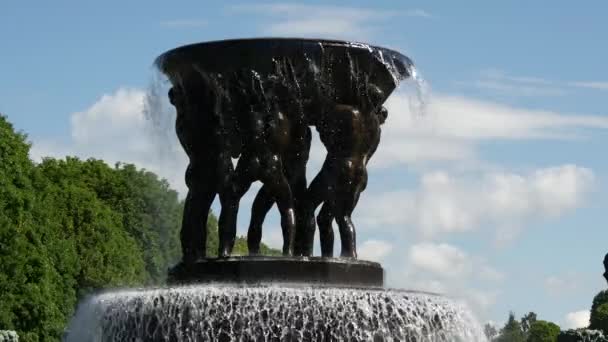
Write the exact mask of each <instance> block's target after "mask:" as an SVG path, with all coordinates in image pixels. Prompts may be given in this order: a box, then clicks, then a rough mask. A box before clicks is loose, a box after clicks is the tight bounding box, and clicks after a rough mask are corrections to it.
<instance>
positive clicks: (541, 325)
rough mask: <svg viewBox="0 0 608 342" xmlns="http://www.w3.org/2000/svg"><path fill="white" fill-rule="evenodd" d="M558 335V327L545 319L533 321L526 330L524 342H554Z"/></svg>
mask: <svg viewBox="0 0 608 342" xmlns="http://www.w3.org/2000/svg"><path fill="white" fill-rule="evenodd" d="M558 335H559V327H558V326H557V325H556V324H554V323H551V322H547V321H536V320H535V321H534V322H533V323H532V324H531V325H530V329H529V330H528V339H527V340H526V342H555V341H557V336H558Z"/></svg>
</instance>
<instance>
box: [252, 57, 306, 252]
mask: <svg viewBox="0 0 608 342" xmlns="http://www.w3.org/2000/svg"><path fill="white" fill-rule="evenodd" d="M271 82H272V84H271V85H270V87H271V88H272V90H270V93H271V94H269V95H271V96H273V97H274V100H275V101H277V103H278V108H279V110H280V112H285V113H286V115H288V116H289V120H287V121H284V124H286V125H287V126H288V127H287V129H288V130H289V132H288V134H287V135H285V138H287V139H283V141H282V142H281V143H282V144H284V145H285V147H284V148H283V152H282V155H281V160H282V168H283V169H282V172H283V174H284V175H285V177H286V179H287V182H288V183H289V187H290V189H291V193H292V196H293V203H294V209H295V217H296V225H299V224H301V222H302V211H301V210H300V207H301V206H302V202H303V200H304V196H305V195H306V187H307V183H306V163H307V162H308V157H309V153H310V143H311V139H312V134H311V130H310V127H308V125H307V123H306V121H305V119H304V115H303V108H302V105H301V103H300V101H301V94H300V89H299V86H298V83H297V82H296V81H295V75H294V73H293V69H292V68H290V67H289V65H287V66H286V68H284V70H279V71H278V72H277V75H275V79H274V80H271ZM274 203H275V199H274V197H273V195H272V193H271V191H270V188H269V187H268V186H267V185H263V186H262V188H261V189H260V190H259V191H258V193H257V195H256V197H255V200H254V201H253V206H252V208H251V221H250V223H249V230H248V233H247V247H248V249H249V254H251V255H256V254H259V252H260V242H261V239H262V225H263V223H264V218H265V217H266V214H267V213H268V211H270V209H271V208H272V205H273V204H274Z"/></svg>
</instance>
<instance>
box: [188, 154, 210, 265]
mask: <svg viewBox="0 0 608 342" xmlns="http://www.w3.org/2000/svg"><path fill="white" fill-rule="evenodd" d="M194 172H195V171H194V168H193V167H192V166H188V170H187V171H186V180H187V181H186V183H187V184H188V186H189V188H190V190H189V191H188V195H187V196H186V201H185V203H184V213H183V218H182V229H181V232H180V239H181V244H182V253H183V261H184V262H186V263H193V262H196V261H197V260H198V259H201V258H204V257H206V255H207V217H208V215H209V210H210V208H211V204H212V203H213V199H214V198H215V189H213V188H207V187H205V186H203V184H200V182H201V181H202V179H198V178H197V179H194V177H197V176H196V175H195V174H194Z"/></svg>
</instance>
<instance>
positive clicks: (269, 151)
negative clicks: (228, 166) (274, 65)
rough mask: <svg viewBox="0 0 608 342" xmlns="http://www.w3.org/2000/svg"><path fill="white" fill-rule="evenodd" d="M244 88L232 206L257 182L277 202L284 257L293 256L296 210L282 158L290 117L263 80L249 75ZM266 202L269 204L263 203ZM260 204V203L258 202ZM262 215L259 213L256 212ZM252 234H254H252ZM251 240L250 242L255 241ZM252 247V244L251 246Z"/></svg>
mask: <svg viewBox="0 0 608 342" xmlns="http://www.w3.org/2000/svg"><path fill="white" fill-rule="evenodd" d="M249 79H250V80H251V83H250V85H249V86H247V94H246V95H247V96H248V97H249V98H248V99H247V102H248V103H249V107H250V108H249V110H248V111H245V112H244V113H240V114H239V115H241V119H240V120H239V121H240V123H239V126H240V127H241V128H242V129H243V132H241V133H242V137H243V138H244V139H243V149H242V153H241V157H240V158H239V161H238V163H237V166H236V169H235V173H234V178H233V179H234V192H233V197H232V198H231V205H232V206H234V207H236V208H238V202H239V201H240V198H241V197H242V196H243V195H244V194H245V192H247V190H248V189H249V188H250V186H251V184H252V183H253V182H254V181H256V180H260V181H261V182H262V184H263V190H264V192H267V194H268V195H270V196H271V197H272V198H273V199H274V200H275V201H276V203H277V207H278V208H279V212H280V214H281V229H282V232H283V255H292V254H293V242H294V237H295V209H294V200H293V195H292V192H291V187H290V184H289V181H288V179H287V177H286V176H285V174H284V170H285V167H284V162H285V161H284V158H283V157H284V156H285V154H286V151H287V150H288V148H289V147H290V146H293V145H292V140H293V139H294V137H293V136H292V133H293V131H292V127H293V126H292V124H293V118H291V117H288V116H287V114H286V113H284V112H283V111H282V110H281V108H280V107H279V106H278V101H277V99H276V97H277V96H278V95H279V94H276V95H273V92H274V91H277V90H278V89H273V87H272V86H271V87H268V88H266V89H265V87H264V84H263V82H262V80H261V79H260V78H259V77H258V76H257V75H256V74H252V75H251V76H250V77H249ZM266 203H268V202H266ZM258 205H259V203H258ZM259 211H260V212H261V210H259ZM254 234H255V233H254ZM257 239H258V238H257V237H252V238H251V240H252V241H257ZM250 244H251V245H252V247H254V252H255V247H256V246H255V244H256V243H255V242H253V243H250Z"/></svg>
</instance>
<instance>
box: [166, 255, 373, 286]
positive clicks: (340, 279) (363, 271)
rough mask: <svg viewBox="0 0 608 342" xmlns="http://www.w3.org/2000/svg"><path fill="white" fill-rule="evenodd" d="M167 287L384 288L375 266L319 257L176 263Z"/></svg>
mask: <svg viewBox="0 0 608 342" xmlns="http://www.w3.org/2000/svg"><path fill="white" fill-rule="evenodd" d="M168 282H169V284H193V283H210V282H222V283H245V284H258V283H299V284H319V285H320V284H322V285H326V286H327V285H339V286H353V287H382V286H384V270H383V269H382V266H380V264H379V263H376V262H371V261H363V260H354V259H341V258H319V257H292V258H286V257H268V256H259V257H253V256H252V257H250V256H247V257H230V258H218V259H203V260H200V261H198V262H196V263H194V264H190V265H188V264H184V263H180V264H178V265H176V266H175V267H173V268H172V269H171V270H169V277H168Z"/></svg>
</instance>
